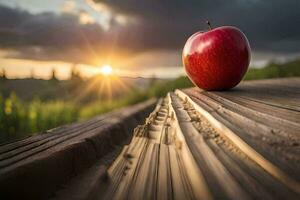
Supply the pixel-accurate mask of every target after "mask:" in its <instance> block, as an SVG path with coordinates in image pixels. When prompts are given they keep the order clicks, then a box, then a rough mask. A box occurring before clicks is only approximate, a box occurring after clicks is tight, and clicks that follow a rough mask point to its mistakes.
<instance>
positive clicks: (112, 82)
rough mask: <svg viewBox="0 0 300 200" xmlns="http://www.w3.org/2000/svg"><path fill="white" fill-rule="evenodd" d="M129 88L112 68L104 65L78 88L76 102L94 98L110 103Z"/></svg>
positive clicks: (128, 84)
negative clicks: (90, 97)
mask: <svg viewBox="0 0 300 200" xmlns="http://www.w3.org/2000/svg"><path fill="white" fill-rule="evenodd" d="M131 88H132V86H131V84H130V83H128V82H126V83H125V82H124V81H123V80H122V79H121V78H120V77H119V76H118V75H117V74H116V73H115V71H114V69H113V67H112V66H110V65H108V64H105V65H103V66H101V67H100V68H99V71H98V73H96V74H95V76H94V77H92V78H91V79H90V80H88V82H87V83H86V84H85V85H84V86H82V87H81V88H80V90H79V95H78V97H77V98H76V100H78V101H80V100H82V99H85V98H89V96H96V97H97V98H99V99H102V100H108V101H111V100H112V99H113V98H115V97H117V96H118V95H119V94H123V93H124V92H128V91H129V90H130V89H131Z"/></svg>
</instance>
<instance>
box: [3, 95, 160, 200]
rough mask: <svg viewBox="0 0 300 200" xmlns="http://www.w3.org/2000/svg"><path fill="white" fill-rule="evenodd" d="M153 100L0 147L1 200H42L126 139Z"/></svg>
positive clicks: (142, 119) (151, 107)
mask: <svg viewBox="0 0 300 200" xmlns="http://www.w3.org/2000/svg"><path fill="white" fill-rule="evenodd" d="M155 102H156V101H155V100H154V99H152V100H149V101H147V102H144V103H140V104H137V105H134V106H130V107H126V108H124V109H120V110H117V111H114V112H111V113H108V114H105V115H102V116H99V117H96V118H94V119H91V120H89V121H84V122H79V123H74V124H71V125H66V126H62V127H58V128H56V129H53V130H49V131H47V132H48V133H46V134H41V135H37V136H33V137H29V138H26V139H24V140H20V141H16V142H13V143H9V144H5V145H1V146H0V199H46V198H48V197H49V196H50V195H51V194H53V193H54V192H55V191H56V190H57V189H59V187H61V186H62V184H65V183H67V182H68V181H69V180H70V179H71V178H72V177H74V176H76V175H78V174H81V173H82V172H84V171H85V170H87V169H88V168H90V167H91V166H92V165H94V164H95V163H97V162H99V160H101V158H102V157H103V156H104V155H106V154H107V153H111V152H113V151H114V150H115V149H116V148H117V147H118V145H121V144H122V143H124V141H126V139H127V138H130V136H131V134H132V131H133V129H134V128H135V127H136V126H137V125H138V124H140V123H141V122H143V121H144V119H145V117H146V116H147V115H148V114H149V113H150V112H151V111H152V110H153V108H154V106H155Z"/></svg>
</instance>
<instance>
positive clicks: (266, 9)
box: [96, 0, 300, 52]
mask: <svg viewBox="0 0 300 200" xmlns="http://www.w3.org/2000/svg"><path fill="white" fill-rule="evenodd" d="M96 1H97V0H96ZM98 3H103V4H106V5H108V6H110V7H111V8H112V9H113V10H116V12H123V13H125V14H129V15H135V16H138V17H139V18H141V19H143V21H144V23H143V24H145V25H146V26H148V25H149V26H148V32H150V34H148V35H149V36H150V37H154V38H156V37H158V38H159V39H160V40H159V41H168V42H166V43H167V45H169V46H171V47H173V46H177V47H180V45H182V44H183V43H184V41H185V39H186V37H188V35H190V34H192V33H193V32H195V31H196V30H201V29H202V30H203V29H206V26H205V24H204V22H205V20H206V19H210V20H211V21H212V23H213V24H214V25H215V26H221V25H234V26H238V27H239V28H240V29H242V30H243V31H244V32H245V33H246V34H247V36H248V37H249V40H250V42H251V44H252V47H253V49H256V50H261V51H283V52H286V51H290V52H295V51H300V26H299V25H300V1H299V0H288V1H282V0H228V1H224V0H159V1H150V0H121V1H120V0H107V1H105V0H98ZM143 28H145V27H143ZM144 30H145V29H144ZM146 32H147V31H146ZM153 33H156V35H155V36H153Z"/></svg>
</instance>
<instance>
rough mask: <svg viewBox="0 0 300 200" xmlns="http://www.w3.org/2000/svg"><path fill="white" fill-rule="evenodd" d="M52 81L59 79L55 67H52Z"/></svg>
mask: <svg viewBox="0 0 300 200" xmlns="http://www.w3.org/2000/svg"><path fill="white" fill-rule="evenodd" d="M50 80H51V81H58V79H57V78H56V70H55V69H54V68H53V69H52V76H51V79H50Z"/></svg>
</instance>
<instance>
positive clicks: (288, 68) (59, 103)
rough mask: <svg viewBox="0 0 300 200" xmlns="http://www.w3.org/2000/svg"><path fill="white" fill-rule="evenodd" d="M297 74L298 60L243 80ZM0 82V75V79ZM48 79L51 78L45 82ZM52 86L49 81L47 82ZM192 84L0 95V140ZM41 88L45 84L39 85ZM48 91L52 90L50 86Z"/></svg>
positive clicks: (255, 72) (157, 83)
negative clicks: (102, 95)
mask: <svg viewBox="0 0 300 200" xmlns="http://www.w3.org/2000/svg"><path fill="white" fill-rule="evenodd" d="M292 76H300V60H296V61H292V62H289V63H285V64H269V65H268V66H266V67H265V68H262V69H253V68H252V69H250V70H249V71H248V73H247V75H246V76H245V80H253V79H266V78H278V77H292ZM0 81H1V82H2V83H0V84H3V81H5V80H4V79H3V78H2V79H1V80H0ZM49 82H51V81H49ZM49 84H50V85H51V86H49V87H51V88H53V83H49ZM190 86H192V83H191V82H190V81H189V79H188V78H187V77H179V78H177V79H174V80H169V81H153V82H152V83H151V84H149V86H148V87H146V88H144V89H140V88H135V87H133V88H131V89H130V90H129V91H127V92H126V93H124V94H123V95H122V96H121V97H119V98H115V99H114V100H107V99H102V100H94V101H91V102H90V101H89V102H84V103H83V102H77V101H74V100H72V99H70V98H65V99H64V98H63V99H50V100H41V98H39V97H35V98H33V99H30V100H21V99H20V98H19V97H17V96H16V95H15V94H14V93H13V92H11V94H10V95H9V96H6V97H5V98H4V97H3V95H0V142H5V141H10V140H14V139H18V138H22V137H25V136H28V135H32V134H35V133H39V132H43V131H45V130H48V129H51V128H54V127H57V126H59V125H62V124H67V123H71V122H74V121H78V120H85V119H88V118H91V117H93V116H96V115H99V114H102V113H105V112H109V111H111V110H113V109H117V108H120V107H123V106H126V105H132V104H135V103H138V102H141V101H144V100H146V99H148V98H151V97H162V96H164V95H166V93H167V92H168V91H171V90H174V89H176V88H185V87H190ZM43 87H45V85H43ZM72 87H76V85H75V86H72ZM51 90H52V89H51Z"/></svg>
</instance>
